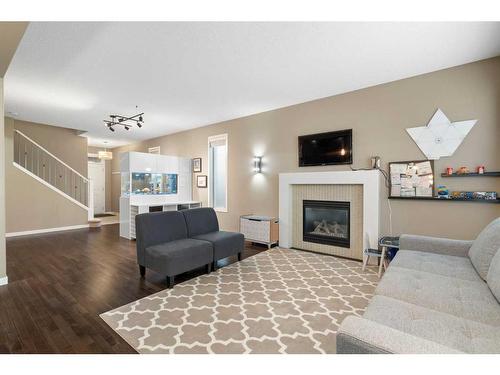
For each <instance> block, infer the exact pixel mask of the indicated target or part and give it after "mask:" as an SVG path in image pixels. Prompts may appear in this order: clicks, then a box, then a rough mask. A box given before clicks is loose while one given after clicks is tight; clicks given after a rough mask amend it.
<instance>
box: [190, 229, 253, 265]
mask: <svg viewBox="0 0 500 375" xmlns="http://www.w3.org/2000/svg"><path fill="white" fill-rule="evenodd" d="M194 238H195V239H198V240H203V241H208V242H210V243H212V245H213V247H214V260H219V259H223V258H226V257H229V256H231V255H236V254H238V253H240V252H242V251H243V248H244V246H245V237H244V236H243V234H241V233H236V232H225V231H217V232H211V233H205V234H200V235H198V236H196V237H194Z"/></svg>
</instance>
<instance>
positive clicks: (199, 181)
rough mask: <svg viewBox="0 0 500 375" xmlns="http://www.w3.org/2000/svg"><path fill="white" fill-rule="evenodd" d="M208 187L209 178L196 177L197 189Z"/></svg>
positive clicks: (203, 176)
mask: <svg viewBox="0 0 500 375" xmlns="http://www.w3.org/2000/svg"><path fill="white" fill-rule="evenodd" d="M207 186H208V177H207V176H205V175H199V176H196V187H199V188H206V187H207Z"/></svg>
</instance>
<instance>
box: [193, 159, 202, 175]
mask: <svg viewBox="0 0 500 375" xmlns="http://www.w3.org/2000/svg"><path fill="white" fill-rule="evenodd" d="M193 173H201V158H194V159H193Z"/></svg>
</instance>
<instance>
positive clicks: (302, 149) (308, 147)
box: [299, 129, 352, 167]
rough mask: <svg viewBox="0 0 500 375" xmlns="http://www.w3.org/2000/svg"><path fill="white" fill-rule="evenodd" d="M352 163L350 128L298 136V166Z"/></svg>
mask: <svg viewBox="0 0 500 375" xmlns="http://www.w3.org/2000/svg"><path fill="white" fill-rule="evenodd" d="M336 164H352V129H347V130H340V131H334V132H328V133H319V134H310V135H302V136H300V137H299V167H309V166H313V165H336Z"/></svg>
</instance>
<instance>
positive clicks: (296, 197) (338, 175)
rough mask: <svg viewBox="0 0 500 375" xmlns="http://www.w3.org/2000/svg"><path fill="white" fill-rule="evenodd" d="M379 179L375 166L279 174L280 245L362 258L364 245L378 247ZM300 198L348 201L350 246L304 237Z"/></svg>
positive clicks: (301, 199) (301, 200)
mask: <svg viewBox="0 0 500 375" xmlns="http://www.w3.org/2000/svg"><path fill="white" fill-rule="evenodd" d="M379 182H380V176H379V172H378V171H376V170H369V171H340V172H304V173H282V174H280V177H279V213H280V216H279V217H280V246H281V247H285V248H292V247H293V248H297V249H303V250H310V251H315V252H320V253H325V254H330V255H338V256H343V257H347V258H353V259H359V260H362V259H363V249H364V248H366V247H375V248H376V247H377V240H378V237H379ZM303 200H328V201H344V202H351V218H350V225H351V247H350V248H343V247H338V246H332V245H325V244H318V243H313V242H305V241H303V238H302V219H303V218H302V202H303Z"/></svg>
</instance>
